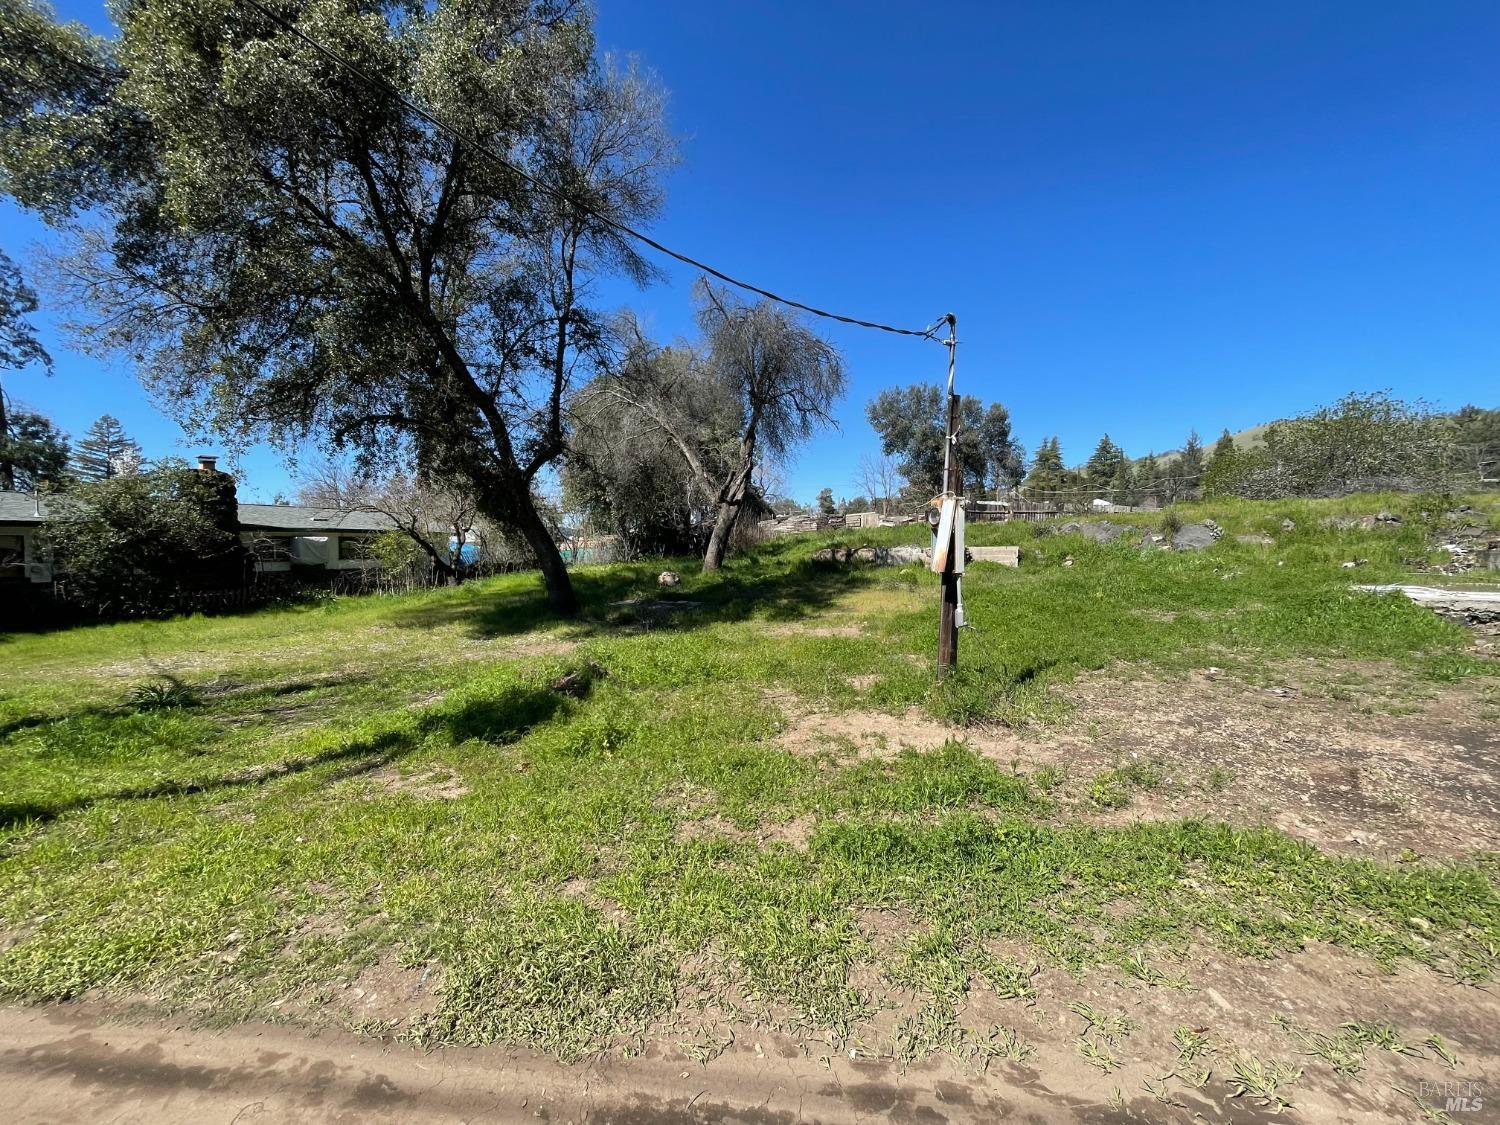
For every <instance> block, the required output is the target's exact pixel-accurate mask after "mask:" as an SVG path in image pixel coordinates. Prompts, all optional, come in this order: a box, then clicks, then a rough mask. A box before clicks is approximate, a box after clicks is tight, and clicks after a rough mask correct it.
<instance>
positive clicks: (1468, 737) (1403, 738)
mask: <svg viewBox="0 0 1500 1125" xmlns="http://www.w3.org/2000/svg"><path fill="white" fill-rule="evenodd" d="M1277 681H1278V682H1277V683H1276V684H1274V685H1270V686H1263V685H1258V684H1252V683H1247V682H1244V681H1243V680H1240V679H1237V678H1236V677H1234V676H1232V675H1230V674H1228V673H1225V672H1222V671H1220V670H1219V669H1217V668H1206V669H1200V670H1198V671H1195V672H1193V673H1190V674H1188V675H1186V676H1183V677H1181V678H1178V679H1156V678H1150V677H1142V676H1141V674H1140V670H1139V669H1121V670H1119V671H1106V672H1099V673H1095V674H1092V675H1088V676H1084V677H1081V678H1080V679H1079V680H1077V681H1075V682H1074V683H1072V684H1070V685H1068V686H1067V687H1064V688H1062V689H1058V690H1059V692H1060V694H1061V695H1063V696H1064V697H1065V698H1066V699H1067V700H1068V701H1069V703H1070V704H1071V705H1072V711H1071V714H1070V715H1069V717H1068V719H1067V721H1066V722H1064V723H1063V724H1061V725H1058V726H1048V727H1038V728H1033V729H1029V730H1023V731H1020V732H1016V731H1011V730H1007V729H1005V728H1003V727H1001V728H993V729H988V730H986V729H977V730H976V729H972V728H971V729H968V730H959V729H956V728H951V727H946V726H944V725H943V724H941V723H938V722H935V721H934V720H932V719H930V718H928V717H926V716H925V715H923V714H922V713H921V712H920V711H919V710H917V709H915V708H913V709H912V710H911V711H909V712H908V713H907V714H905V715H902V716H894V715H888V714H884V713H882V712H877V711H862V712H847V713H843V714H820V713H817V712H807V711H802V710H799V709H798V708H797V707H796V705H795V702H794V701H792V702H791V705H790V706H788V707H787V710H788V711H789V719H788V722H787V725H786V729H785V731H784V733H783V735H782V738H781V743H782V745H783V746H785V747H786V748H787V749H788V750H791V751H792V752H793V753H801V754H813V753H820V752H832V753H835V754H840V755H848V756H851V757H894V756H895V755H896V754H897V753H899V752H900V751H901V750H902V749H903V748H905V747H911V748H913V749H930V748H932V747H935V746H939V745H941V744H942V743H943V742H945V741H946V740H948V739H950V738H963V739H966V740H967V741H968V742H969V744H970V745H971V746H973V747H974V748H975V749H976V750H978V751H979V752H981V753H983V754H985V755H986V756H988V757H990V758H992V759H994V760H995V761H996V762H999V763H1001V764H1003V765H1014V766H1015V768H1017V769H1020V770H1023V771H1027V772H1029V771H1033V770H1035V769H1037V768H1039V767H1042V766H1055V767H1058V768H1060V769H1062V770H1064V771H1066V773H1067V775H1068V776H1069V777H1070V778H1071V779H1073V780H1074V781H1086V780H1087V779H1089V778H1090V777H1093V776H1095V775H1097V774H1099V773H1100V772H1102V771H1104V770H1109V769H1113V768H1115V767H1118V766H1120V765H1122V764H1127V763H1139V764H1151V765H1153V766H1154V767H1156V768H1157V770H1158V772H1159V773H1160V774H1161V775H1162V782H1161V784H1160V785H1159V786H1157V787H1156V788H1154V789H1149V790H1140V789H1137V790H1136V791H1134V792H1132V794H1131V800H1130V803H1129V805H1128V806H1127V807H1125V808H1122V809H1113V810H1092V809H1090V808H1089V807H1088V806H1087V804H1086V803H1082V802H1080V803H1077V804H1074V805H1070V806H1068V807H1067V808H1066V811H1065V816H1066V818H1067V819H1069V820H1075V819H1077V818H1079V817H1083V818H1085V819H1092V820H1095V821H1097V822H1099V823H1105V824H1122V823H1129V822H1131V821H1136V820H1157V819H1167V818H1171V819H1180V818H1183V817H1192V816H1201V817H1205V818H1210V819H1214V820H1225V821H1228V822H1230V823H1233V824H1239V825H1258V824H1269V825H1273V826H1275V827H1276V828H1279V829H1281V830H1282V831H1284V832H1286V833H1287V834H1289V835H1291V836H1295V837H1297V838H1299V839H1303V840H1307V841H1308V842H1310V843H1313V844H1316V845H1317V846H1318V847H1319V848H1321V849H1323V850H1325V851H1332V852H1340V853H1343V854H1359V855H1365V856H1369V857H1372V858H1378V859H1397V858H1403V857H1404V858H1407V859H1410V858H1413V857H1414V855H1415V856H1418V857H1427V858H1432V859H1442V858H1452V857H1456V856H1464V855H1472V854H1473V853H1475V852H1480V851H1497V850H1500V688H1497V686H1496V685H1495V684H1494V683H1493V682H1490V683H1485V682H1479V683H1477V684H1475V683H1467V684H1461V685H1430V686H1427V687H1425V688H1417V687H1413V685H1412V684H1411V683H1410V681H1409V678H1407V677H1404V676H1402V675H1401V674H1400V673H1399V672H1398V671H1397V670H1396V669H1393V668H1391V667H1390V666H1388V665H1383V664H1379V663H1373V662H1372V663H1366V664H1360V663H1355V662H1342V663H1330V662H1323V663H1320V664H1318V665H1315V666H1312V665H1309V666H1307V667H1299V666H1295V665H1291V666H1286V667H1283V668H1281V669H1279V674H1278V676H1277ZM1288 685H1290V686H1288ZM864 686H869V685H868V684H865V685H864ZM1069 788H1070V789H1071V788H1072V787H1069ZM1068 792H1069V789H1065V790H1064V793H1063V799H1064V800H1066V799H1067V794H1068Z"/></svg>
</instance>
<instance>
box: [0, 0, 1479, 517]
mask: <svg viewBox="0 0 1500 1125" xmlns="http://www.w3.org/2000/svg"><path fill="white" fill-rule="evenodd" d="M60 10H61V11H62V12H63V13H64V14H65V15H67V16H70V17H73V18H79V19H84V20H86V21H87V22H89V23H91V24H94V25H95V26H99V27H101V28H102V27H103V26H104V16H103V11H102V6H101V5H99V4H96V3H86V2H83V0H65V2H64V3H62V4H61V5H60ZM599 40H600V45H601V48H603V49H607V50H612V51H616V52H620V53H636V54H638V55H640V57H641V58H642V60H643V61H644V62H645V63H646V64H647V65H649V66H650V67H651V68H653V69H654V70H655V71H656V72H657V73H658V75H659V76H660V78H661V79H662V81H663V82H664V84H665V85H666V86H667V87H668V88H669V89H670V91H671V93H672V122H673V126H674V128H675V130H676V131H677V132H678V133H680V134H681V135H682V137H683V157H684V160H683V163H682V165H681V167H680V168H679V169H678V170H677V171H676V172H674V173H673V175H672V177H671V179H670V182H669V185H668V188H669V192H668V205H667V210H666V213H665V214H664V215H663V216H662V218H661V219H660V221H659V222H657V223H656V224H655V226H654V227H653V232H654V233H655V234H656V235H657V236H658V237H659V238H660V239H662V240H663V241H665V242H667V243H669V244H671V245H673V246H676V247H679V248H681V249H684V250H686V251H688V252H689V253H692V254H694V255H696V256H698V257H701V258H704V259H707V260H709V261H712V262H714V263H716V264H719V265H721V266H722V267H723V268H725V269H726V270H728V271H729V272H731V273H736V274H738V275H741V276H745V277H748V278H751V279H753V280H755V281H757V282H758V283H760V284H762V285H764V286H766V287H767V288H770V289H773V290H775V291H777V292H783V293H786V294H788V295H791V296H795V297H797V298H798V299H801V300H805V301H807V302H809V303H812V304H816V305H820V306H822V307H826V308H833V309H836V310H838V311H841V312H847V313H851V314H853V315H857V316H860V317H865V318H871V319H876V320H883V321H887V322H890V323H897V324H909V325H913V326H921V325H925V324H926V323H928V322H930V321H931V320H933V319H934V318H935V317H936V316H937V315H938V314H940V313H943V312H947V311H949V310H952V311H953V312H955V313H956V314H957V315H958V317H959V328H960V332H959V335H960V339H961V344H960V350H959V370H958V374H959V383H960V388H961V389H962V390H964V391H966V392H968V393H972V394H977V395H979V396H980V397H982V398H984V399H986V400H990V401H994V400H998V401H1002V402H1004V403H1005V404H1006V405H1007V406H1008V407H1009V408H1010V410H1011V414H1012V417H1013V419H1014V421H1015V425H1016V429H1017V432H1018V434H1019V436H1020V438H1021V440H1022V441H1023V442H1024V443H1025V444H1026V446H1027V448H1028V450H1030V449H1033V448H1034V447H1035V446H1036V445H1037V443H1038V442H1039V441H1040V440H1041V439H1043V438H1044V437H1046V436H1048V435H1051V434H1053V433H1056V434H1059V435H1060V436H1061V438H1062V443H1063V451H1064V455H1065V457H1066V458H1067V459H1068V460H1069V461H1070V462H1076V461H1082V460H1083V459H1084V458H1086V457H1087V455H1088V453H1089V452H1090V451H1091V449H1092V447H1093V445H1094V443H1095V442H1096V441H1097V440H1098V438H1099V436H1100V434H1101V433H1103V432H1104V431H1106V430H1108V431H1109V433H1110V434H1111V435H1112V436H1113V437H1114V438H1115V440H1117V441H1119V442H1120V443H1121V444H1123V445H1124V446H1125V448H1126V450H1127V451H1129V452H1130V453H1132V454H1142V453H1145V452H1146V451H1147V450H1148V449H1152V448H1154V449H1157V450H1161V449H1166V448H1170V447H1173V446H1177V445H1180V444H1181V442H1182V440H1183V438H1184V437H1185V436H1186V434H1187V431H1188V429H1189V428H1191V427H1197V428H1198V429H1199V430H1200V431H1201V432H1202V433H1203V434H1204V435H1205V436H1208V437H1211V436H1212V435H1213V434H1216V433H1217V431H1218V428H1219V427H1221V426H1229V427H1230V428H1231V429H1240V428H1243V427H1246V426H1251V425H1254V424H1257V423H1259V422H1263V421H1266V420H1268V419H1270V418H1274V417H1277V416H1282V415H1286V414H1289V413H1295V412H1298V411H1300V410H1304V409H1307V408H1310V407H1312V406H1315V405H1319V404H1321V403H1324V402H1328V401H1331V400H1332V399H1334V398H1336V397H1338V396H1339V395H1341V394H1343V393H1344V392H1346V391H1349V390H1355V389H1361V390H1369V389H1378V388H1383V387H1389V388H1392V389H1393V390H1394V391H1395V392H1396V393H1397V394H1399V395H1402V396H1404V397H1417V396H1421V397H1425V398H1427V399H1429V400H1431V401H1434V402H1436V403H1437V404H1438V405H1440V406H1443V407H1457V406H1459V405H1462V404H1463V403H1465V402H1469V401H1475V402H1479V403H1480V404H1481V405H1486V406H1500V378H1497V376H1500V188H1497V185H1500V67H1497V66H1496V65H1495V44H1496V43H1497V42H1500V5H1496V4H1494V3H1493V2H1482V3H1467V2H1460V0H1455V2H1446V3H1445V2H1436V3H1427V4H1417V3H1406V2H1403V3H1389V2H1385V3H1382V2H1378V0H1363V2H1361V3H1317V2H1301V3H1280V2H1276V3H1261V4H1255V5H1221V4H1202V3H1186V2H1184V3H1176V4H1151V3H1138V4H1119V3H1040V2H1038V3H1031V4H1012V3H974V4H971V3H951V4H948V5H943V6H940V7H936V8H932V7H929V8H922V7H920V6H916V5H911V4H895V3H872V2H864V3H854V2H847V3H846V2H838V3H833V2H829V0H818V2H815V3H806V2H802V3H780V2H771V0H762V2H757V3H711V4H705V3H703V2H702V0H601V2H600V5H599ZM0 224H3V227H0V245H3V246H4V248H5V249H6V250H7V251H8V252H9V253H11V255H12V256H13V257H16V258H17V259H18V260H19V259H24V256H25V254H26V252H27V250H28V248H29V246H30V245H31V244H32V243H33V242H34V241H35V240H36V239H37V238H38V237H39V236H40V234H41V231H40V228H38V227H37V226H36V225H35V224H34V223H32V222H30V221H29V220H27V219H25V218H24V217H23V216H19V215H18V214H17V213H16V212H15V211H14V209H11V208H9V207H6V206H0ZM665 272H666V280H665V281H663V282H662V283H659V284H657V285H654V286H652V287H651V288H650V289H648V290H645V291H634V290H631V289H629V288H627V287H625V286H621V285H611V286H609V287H607V290H606V293H607V296H608V298H609V300H610V301H611V302H615V303H628V304H630V305H631V306H632V307H634V308H636V309H637V310H638V311H639V312H640V313H641V314H642V316H643V318H644V319H645V321H646V323H647V324H648V325H650V326H651V328H652V329H653V331H654V332H655V333H656V334H658V335H659V336H662V337H664V338H669V337H672V336H674V335H677V334H679V333H683V332H686V331H688V330H689V328H690V325H691V315H692V308H691V300H690V289H691V285H692V281H693V276H694V275H693V274H692V272H691V271H690V270H687V269H686V268H677V267H669V268H667V269H666V271H665ZM46 324H47V328H48V332H49V343H50V344H51V345H52V347H53V351H54V354H55V356H56V358H57V360H58V370H57V374H56V376H55V377H54V378H52V379H50V380H45V379H43V378H41V377H40V376H39V375H36V374H30V373H22V374H12V375H9V376H8V377H7V383H6V385H7V387H8V388H9V389H10V391H11V392H12V393H13V394H14V395H16V397H18V398H20V399H22V400H23V401H26V402H29V403H31V404H33V405H34V406H36V407H37V408H39V409H41V410H43V411H44V412H46V413H48V414H51V415H52V416H53V417H54V418H55V419H56V420H57V421H58V422H59V423H60V424H61V425H62V426H63V427H64V428H65V429H67V430H68V431H70V432H71V433H73V434H75V435H76V434H79V433H81V432H82V431H83V430H84V429H85V428H86V427H87V425H88V423H89V422H90V421H91V420H92V419H93V418H95V417H97V416H98V415H99V414H100V413H103V412H104V411H106V410H108V411H110V412H112V413H114V414H116V415H118V416H119V417H120V418H121V419H122V420H123V421H124V422H125V424H126V426H127V428H128V429H130V430H131V431H132V432H133V433H134V434H135V435H136V436H137V437H138V438H139V439H140V440H141V441H142V442H143V444H144V445H145V446H146V451H147V454H148V456H159V455H163V454H168V453H177V454H180V455H189V454H191V453H194V452H197V451H199V450H200V448H201V447H200V445H198V444H196V443H192V442H188V441H186V440H185V439H184V438H183V436H182V433H181V431H180V430H179V429H178V428H177V426H176V425H175V424H174V423H172V422H170V421H168V420H167V419H165V418H164V417H163V416H162V415H161V414H159V413H158V412H157V411H156V410H155V409H154V408H153V406H152V404H151V403H150V402H149V401H148V400H147V399H146V396H145V394H144V393H143V392H142V391H141V390H140V388H139V387H138V385H137V384H136V383H135V381H134V378H133V376H132V374H131V372H130V371H129V369H128V368H126V367H119V368H110V367H107V366H105V365H102V364H100V363H98V362H97V361H94V360H91V359H88V358H85V357H82V356H79V355H77V354H76V353H72V352H69V351H68V350H67V348H66V346H65V344H64V343H63V341H62V340H61V339H60V338H58V337H57V336H56V335H55V334H54V332H55V329H54V326H53V325H52V323H51V321H50V320H48V321H46ZM828 333H829V335H830V337H831V338H832V339H833V340H834V341H835V342H836V343H838V344H839V346H840V347H841V348H842V349H843V350H844V353H845V355H846V357H847V359H848V363H849V372H850V390H849V394H848V396H847V397H846V399H845V400H844V402H843V403H842V404H841V405H840V408H839V417H840V421H841V428H840V430H839V431H838V432H837V433H835V434H831V435H829V436H827V437H824V438H821V439H819V440H816V441H814V442H813V443H811V444H810V445H809V446H808V447H807V448H805V449H804V450H803V451H802V452H801V454H800V456H799V457H798V459H797V461H796V462H795V464H794V465H793V466H792V467H791V471H790V481H791V486H792V487H791V491H792V493H793V494H794V495H797V496H799V497H801V498H804V499H808V498H811V497H812V495H813V494H814V493H815V492H816V491H817V490H818V489H819V488H821V487H822V486H823V485H825V484H826V485H831V486H832V487H833V488H834V490H835V492H837V493H840V494H853V493H854V492H855V491H856V486H855V483H854V480H853V470H854V467H855V465H856V464H857V462H858V460H859V457H860V455H861V454H862V453H865V452H873V451H875V449H876V446H877V442H876V439H875V437H874V435H873V434H872V433H871V432H870V430H869V427H868V425H867V424H866V422H865V420H864V404H865V402H866V401H867V400H868V399H869V398H870V397H871V396H873V395H874V394H875V393H876V392H877V391H879V390H880V389H881V388H883V387H887V386H893V385H898V384H902V383H906V382H911V381H916V380H931V381H936V380H938V379H940V378H941V377H942V374H943V363H944V358H943V353H942V350H941V349H940V348H937V347H935V346H933V345H930V344H924V343H921V342H916V341H910V340H905V339H902V338H897V337H891V336H887V335H886V334H884V333H872V332H865V331H861V330H858V329H849V328H843V327H838V326H831V325H830V326H829V327H828ZM242 471H243V475H244V478H245V480H244V484H243V486H242V490H243V494H244V495H246V496H247V497H258V498H269V497H270V496H271V495H272V494H273V493H274V492H276V491H277V490H280V489H287V488H288V487H289V485H288V481H287V477H286V472H285V468H284V465H283V459H282V457H281V456H280V454H277V453H273V452H270V451H257V452H256V453H254V454H252V455H251V456H250V457H249V458H248V459H247V461H246V462H245V463H244V465H243V470H242Z"/></svg>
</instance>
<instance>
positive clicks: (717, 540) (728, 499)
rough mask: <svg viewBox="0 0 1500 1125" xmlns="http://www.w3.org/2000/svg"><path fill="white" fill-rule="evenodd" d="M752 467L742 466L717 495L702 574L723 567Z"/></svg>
mask: <svg viewBox="0 0 1500 1125" xmlns="http://www.w3.org/2000/svg"><path fill="white" fill-rule="evenodd" d="M753 467H754V465H753V463H750V464H742V465H741V466H740V468H739V470H738V471H737V472H736V473H735V474H734V476H732V477H730V478H729V482H728V483H727V484H725V485H724V491H723V492H721V493H720V494H719V510H718V512H717V514H716V515H715V516H714V530H713V533H712V534H711V535H710V536H709V537H708V550H706V551H704V552H703V573H704V574H708V573H710V572H711V571H715V570H718V569H719V568H720V567H722V566H723V565H724V556H725V555H726V554H728V553H729V537H730V536H731V535H733V534H734V525H735V524H736V523H738V522H739V518H740V511H741V509H742V508H743V507H744V505H745V494H746V492H747V491H749V486H750V472H751V469H752V468H753Z"/></svg>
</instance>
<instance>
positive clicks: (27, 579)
mask: <svg viewBox="0 0 1500 1125" xmlns="http://www.w3.org/2000/svg"><path fill="white" fill-rule="evenodd" d="M46 515H47V502H46V501H45V500H43V499H42V498H41V497H40V496H33V495H31V494H30V493H26V492H0V588H3V587H5V586H14V585H17V584H20V583H31V584H35V585H45V584H47V583H50V582H51V581H52V564H51V563H50V562H48V561H47V560H46V558H44V557H43V551H42V549H41V544H40V542H39V541H38V538H37V530H38V528H40V527H41V524H42V520H44V519H45V518H46Z"/></svg>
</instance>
